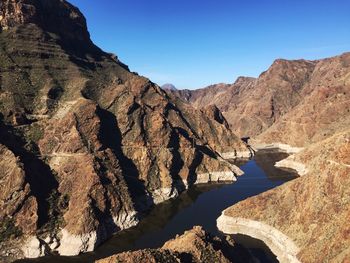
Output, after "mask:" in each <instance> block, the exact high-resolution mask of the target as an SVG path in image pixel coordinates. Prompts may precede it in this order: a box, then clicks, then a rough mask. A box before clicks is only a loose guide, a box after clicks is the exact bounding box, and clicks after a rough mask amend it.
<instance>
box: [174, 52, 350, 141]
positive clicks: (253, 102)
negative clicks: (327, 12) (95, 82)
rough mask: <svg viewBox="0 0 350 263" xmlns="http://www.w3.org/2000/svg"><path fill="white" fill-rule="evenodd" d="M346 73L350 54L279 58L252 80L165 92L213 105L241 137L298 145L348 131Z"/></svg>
mask: <svg viewBox="0 0 350 263" xmlns="http://www.w3.org/2000/svg"><path fill="white" fill-rule="evenodd" d="M349 74H350V53H344V54H342V55H340V56H336V57H332V58H327V59H321V60H316V61H308V60H283V59H278V60H276V61H275V62H274V63H273V64H272V65H271V67H270V68H269V69H268V70H267V71H265V72H263V73H262V74H261V75H260V76H259V78H257V79H253V78H242V77H241V78H238V80H237V81H236V82H235V83H234V84H217V85H212V86H209V87H207V88H204V89H199V90H179V91H168V92H169V93H172V94H173V95H175V96H178V97H180V98H182V100H184V101H186V102H188V103H190V104H192V105H193V106H195V107H197V108H202V107H207V106H208V105H210V104H215V105H216V106H217V107H218V108H219V109H220V110H221V111H222V112H223V115H224V116H225V118H226V119H227V121H228V123H229V124H230V126H231V128H232V130H233V131H234V132H235V133H236V134H237V135H239V136H241V137H253V138H257V139H259V140H260V142H264V143H284V144H289V145H292V146H299V147H303V146H304V145H307V144H310V143H314V142H317V141H320V140H322V139H325V138H326V137H328V136H330V135H332V134H334V132H335V131H340V130H343V131H344V130H345V129H346V128H348V127H349V125H350V117H349V116H350V114H349V108H350V92H349V89H350V80H349Z"/></svg>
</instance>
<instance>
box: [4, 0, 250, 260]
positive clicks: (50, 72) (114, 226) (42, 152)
mask: <svg viewBox="0 0 350 263" xmlns="http://www.w3.org/2000/svg"><path fill="white" fill-rule="evenodd" d="M0 10H1V11H0V12H1V14H0V25H1V33H0V69H1V70H0V155H1V159H0V171H1V173H0V178H1V189H2V193H1V194H0V211H1V212H0V219H1V221H2V222H5V223H6V224H8V226H10V228H9V229H10V231H8V232H6V233H5V234H4V237H5V238H4V239H2V240H0V242H1V243H2V244H1V245H3V243H6V244H7V242H8V245H11V244H15V243H16V246H18V244H19V243H21V244H22V248H23V251H22V254H23V253H24V254H25V255H26V256H31V257H32V256H38V255H43V254H47V253H51V252H58V253H60V254H62V255H74V254H78V253H81V252H85V251H91V250H93V249H94V248H95V247H96V246H97V245H98V244H99V243H101V242H102V241H103V240H105V239H106V238H107V237H108V236H110V235H111V234H112V233H113V232H115V231H119V230H121V229H125V228H128V227H130V226H133V225H135V224H137V222H138V220H139V218H138V212H140V211H141V210H144V209H149V208H150V207H151V206H152V205H154V204H156V203H159V202H162V201H164V200H167V199H169V198H173V197H176V196H177V195H178V194H179V193H180V192H181V191H183V190H185V189H186V188H188V187H190V186H191V185H193V184H194V183H198V182H196V181H197V178H201V179H200V181H201V182H205V181H206V180H203V178H202V176H201V175H202V174H209V175H210V176H209V177H210V178H208V180H207V181H219V180H220V181H221V180H235V175H237V174H240V173H241V171H240V170H239V169H238V168H237V167H235V166H234V165H232V164H230V163H228V162H227V161H226V160H224V159H223V158H222V157H221V156H220V153H225V152H242V151H243V152H244V151H247V146H246V145H245V144H244V143H243V142H242V141H241V140H240V139H238V137H237V136H235V135H234V134H233V132H232V131H231V130H230V129H229V127H228V125H227V123H226V120H225V119H224V118H223V117H222V115H221V113H220V112H219V111H218V110H217V109H214V108H211V109H208V110H206V111H204V110H195V109H194V108H193V107H191V106H190V105H188V104H187V103H185V102H183V101H182V100H179V99H176V98H171V97H170V96H168V95H167V93H166V92H164V91H163V90H162V89H161V88H160V87H158V86H157V85H155V84H154V83H152V82H151V81H150V80H148V79H147V78H144V77H140V76H138V75H137V74H134V73H131V72H130V71H129V70H128V68H127V66H125V65H124V64H123V63H121V62H120V61H119V60H118V59H117V57H116V56H115V55H112V54H108V53H105V52H103V51H101V50H100V49H99V48H98V47H96V46H95V45H94V44H93V43H92V42H91V40H90V38H89V33H88V31H87V29H86V22H85V18H84V17H83V16H82V14H81V13H80V12H79V10H78V9H76V8H75V7H73V6H72V5H70V4H69V3H67V2H66V1H64V0H39V1H32V0H11V1H2V2H1V3H0ZM6 226H7V225H6ZM6 229H7V228H6ZM15 241H16V242H15ZM18 256H21V255H19V254H18Z"/></svg>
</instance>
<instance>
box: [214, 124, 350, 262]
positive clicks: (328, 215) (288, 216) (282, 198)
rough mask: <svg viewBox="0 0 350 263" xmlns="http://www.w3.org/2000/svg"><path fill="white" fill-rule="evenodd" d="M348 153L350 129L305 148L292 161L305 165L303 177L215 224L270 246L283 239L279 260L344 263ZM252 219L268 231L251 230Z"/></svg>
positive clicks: (349, 210) (349, 253) (349, 197)
mask: <svg viewBox="0 0 350 263" xmlns="http://www.w3.org/2000/svg"><path fill="white" fill-rule="evenodd" d="M349 154H350V131H349V130H347V131H345V132H340V133H337V134H335V135H333V136H331V137H330V138H327V139H325V140H323V141H320V142H318V143H315V144H313V145H311V146H309V147H307V148H306V149H305V150H303V151H301V152H300V153H297V154H295V155H294V156H292V158H293V161H294V163H296V164H298V165H299V164H303V165H305V166H306V168H307V170H308V172H307V173H306V174H305V175H304V176H302V177H300V178H298V179H296V180H293V181H291V182H288V183H286V184H284V185H282V186H280V187H277V188H275V189H273V190H270V191H268V192H265V193H263V194H260V195H258V196H255V197H251V198H248V199H247V200H244V201H242V202H240V203H238V204H236V205H234V206H232V207H230V208H228V209H226V210H225V211H224V212H223V214H222V216H221V217H220V219H219V220H218V226H219V228H220V229H222V230H223V231H224V232H226V233H232V231H233V232H235V233H243V234H244V233H245V234H251V235H253V236H254V235H256V236H257V237H258V238H261V239H263V240H265V242H266V243H267V244H270V246H275V245H274V244H278V243H279V242H280V241H279V240H281V237H282V236H286V239H290V241H288V242H289V243H290V245H288V246H286V247H283V246H282V247H279V249H280V251H279V252H278V253H279V254H280V256H281V257H283V256H287V255H289V256H295V257H296V260H300V261H301V262H346V261H347V260H348V259H349V257H350V250H349V247H350V239H349V235H348V233H349V232H350V226H349V224H348V223H347V222H348V220H349V217H350V192H349V189H350V177H349V175H350V158H349V156H350V155H349ZM251 220H253V221H254V222H257V223H258V224H259V223H262V224H264V225H266V226H267V227H266V229H263V228H261V227H259V228H257V229H256V230H254V229H253V228H252V226H251V225H249V222H250V221H251ZM247 222H248V223H247ZM269 228H270V229H274V231H272V230H269ZM254 231H255V232H254ZM281 248H282V249H281ZM284 248H285V249H284ZM275 251H277V250H275ZM284 258H287V259H288V257H284ZM292 259H293V257H289V260H286V262H293V260H292Z"/></svg>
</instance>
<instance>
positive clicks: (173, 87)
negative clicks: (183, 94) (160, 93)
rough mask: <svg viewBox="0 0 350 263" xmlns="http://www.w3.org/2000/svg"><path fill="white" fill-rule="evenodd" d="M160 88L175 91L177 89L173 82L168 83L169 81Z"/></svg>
mask: <svg viewBox="0 0 350 263" xmlns="http://www.w3.org/2000/svg"><path fill="white" fill-rule="evenodd" d="M161 88H162V89H163V90H170V91H176V90H177V88H176V87H175V86H174V85H173V84H170V83H167V84H164V85H162V86H161Z"/></svg>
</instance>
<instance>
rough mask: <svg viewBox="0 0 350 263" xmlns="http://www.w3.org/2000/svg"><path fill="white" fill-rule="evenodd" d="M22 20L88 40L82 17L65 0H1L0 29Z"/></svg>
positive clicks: (7, 28) (48, 29)
mask: <svg viewBox="0 0 350 263" xmlns="http://www.w3.org/2000/svg"><path fill="white" fill-rule="evenodd" d="M24 24H36V25H38V26H39V27H41V28H43V29H44V30H46V31H48V32H53V33H56V34H59V35H61V36H64V37H65V38H74V39H76V40H85V41H86V40H90V35H89V32H88V30H87V25H86V20H85V17H84V16H83V15H82V13H81V12H80V11H79V9H78V8H76V7H74V6H73V5H71V4H69V3H68V2H66V1H65V0H2V1H1V2H0V30H1V31H5V30H9V29H11V28H14V27H17V26H21V25H24Z"/></svg>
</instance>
